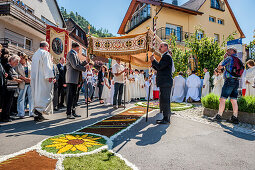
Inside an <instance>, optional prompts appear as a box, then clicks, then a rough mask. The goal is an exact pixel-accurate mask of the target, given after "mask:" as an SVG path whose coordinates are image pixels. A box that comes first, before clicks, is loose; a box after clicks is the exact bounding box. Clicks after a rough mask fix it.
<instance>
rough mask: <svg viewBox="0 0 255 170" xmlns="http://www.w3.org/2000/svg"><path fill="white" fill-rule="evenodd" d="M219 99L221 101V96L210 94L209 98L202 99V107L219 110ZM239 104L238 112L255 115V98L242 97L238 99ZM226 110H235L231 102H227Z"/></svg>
mask: <svg viewBox="0 0 255 170" xmlns="http://www.w3.org/2000/svg"><path fill="white" fill-rule="evenodd" d="M219 99H220V97H219V96H217V95H215V94H213V93H210V94H208V95H207V96H205V97H203V98H202V105H203V107H205V108H208V109H214V110H218V109H219V104H220V102H219ZM237 103H238V110H239V111H240V112H247V113H255V97H254V96H245V97H240V98H238V100H237ZM225 110H233V108H232V104H231V102H230V100H227V101H226V108H225Z"/></svg>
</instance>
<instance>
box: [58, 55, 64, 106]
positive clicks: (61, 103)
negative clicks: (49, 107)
mask: <svg viewBox="0 0 255 170" xmlns="http://www.w3.org/2000/svg"><path fill="white" fill-rule="evenodd" d="M64 63H65V58H64V57H61V58H60V60H59V63H58V64H57V67H58V71H59V79H58V99H59V104H58V108H63V107H65V106H64V100H65V90H66V80H65V79H66V78H65V76H66V66H65V65H64Z"/></svg>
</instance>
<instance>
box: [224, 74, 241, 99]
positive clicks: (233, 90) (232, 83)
mask: <svg viewBox="0 0 255 170" xmlns="http://www.w3.org/2000/svg"><path fill="white" fill-rule="evenodd" d="M238 88H239V80H238V79H233V78H228V79H226V80H225V82H224V86H223V88H222V92H221V98H223V99H227V98H228V97H230V99H237V97H238Z"/></svg>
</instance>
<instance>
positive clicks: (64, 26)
mask: <svg viewBox="0 0 255 170" xmlns="http://www.w3.org/2000/svg"><path fill="white" fill-rule="evenodd" d="M54 2H55V3H56V6H57V9H58V13H59V15H60V17H61V20H62V22H63V28H66V23H65V20H64V17H63V15H62V13H61V11H60V8H59V6H58V2H57V0H54Z"/></svg>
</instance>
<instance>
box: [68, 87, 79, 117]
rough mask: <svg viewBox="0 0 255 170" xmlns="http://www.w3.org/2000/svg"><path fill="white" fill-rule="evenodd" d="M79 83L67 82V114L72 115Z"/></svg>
mask: <svg viewBox="0 0 255 170" xmlns="http://www.w3.org/2000/svg"><path fill="white" fill-rule="evenodd" d="M77 86H78V85H77V84H72V83H68V84H67V109H66V114H67V115H71V113H72V110H74V109H75V106H76V93H77Z"/></svg>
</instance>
